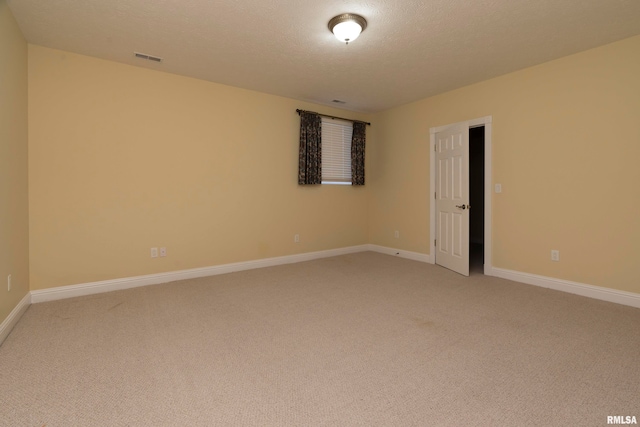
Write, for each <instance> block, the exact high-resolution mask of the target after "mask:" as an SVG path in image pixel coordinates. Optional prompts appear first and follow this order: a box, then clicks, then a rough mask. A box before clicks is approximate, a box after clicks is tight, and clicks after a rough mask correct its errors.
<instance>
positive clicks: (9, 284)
mask: <svg viewBox="0 0 640 427" xmlns="http://www.w3.org/2000/svg"><path fill="white" fill-rule="evenodd" d="M10 290H11V275H8V276H7V292H9V291H10Z"/></svg>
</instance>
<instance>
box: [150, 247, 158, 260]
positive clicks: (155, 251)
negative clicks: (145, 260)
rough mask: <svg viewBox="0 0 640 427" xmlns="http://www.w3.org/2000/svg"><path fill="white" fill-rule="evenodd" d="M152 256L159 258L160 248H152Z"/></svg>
mask: <svg viewBox="0 0 640 427" xmlns="http://www.w3.org/2000/svg"><path fill="white" fill-rule="evenodd" d="M151 258H158V248H151Z"/></svg>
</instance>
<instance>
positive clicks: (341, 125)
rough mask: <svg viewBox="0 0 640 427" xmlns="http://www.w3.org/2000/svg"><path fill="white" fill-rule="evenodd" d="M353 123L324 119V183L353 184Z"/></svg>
mask: <svg viewBox="0 0 640 427" xmlns="http://www.w3.org/2000/svg"><path fill="white" fill-rule="evenodd" d="M352 134H353V123H351V122H347V121H342V120H335V119H330V118H323V119H322V183H323V184H351V135H352Z"/></svg>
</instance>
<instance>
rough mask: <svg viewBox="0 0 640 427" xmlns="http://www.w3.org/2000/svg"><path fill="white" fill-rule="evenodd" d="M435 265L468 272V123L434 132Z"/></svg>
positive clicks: (466, 273) (463, 272)
mask: <svg viewBox="0 0 640 427" xmlns="http://www.w3.org/2000/svg"><path fill="white" fill-rule="evenodd" d="M435 151H436V153H435V154H436V195H435V197H436V251H435V252H436V264H439V265H441V266H443V267H446V268H448V269H450V270H453V271H455V272H457V273H460V274H463V275H465V276H468V275H469V208H470V206H469V124H468V123H461V124H458V125H455V126H452V127H451V128H449V129H446V130H444V131H442V132H438V133H436V134H435Z"/></svg>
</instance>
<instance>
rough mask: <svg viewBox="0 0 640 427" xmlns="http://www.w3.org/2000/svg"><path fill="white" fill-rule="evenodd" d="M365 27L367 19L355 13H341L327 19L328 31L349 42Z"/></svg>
mask: <svg viewBox="0 0 640 427" xmlns="http://www.w3.org/2000/svg"><path fill="white" fill-rule="evenodd" d="M365 28H367V20H366V19H364V18H363V17H362V16H360V15H356V14H355V13H343V14H342V15H338V16H334V17H333V18H331V21H329V31H331V32H332V33H333V35H334V36H336V38H337V39H338V40H340V41H341V42H345V43H346V44H349V42H352V41H354V40H355V39H357V38H358V36H359V35H360V33H361V32H363V31H364V29H365Z"/></svg>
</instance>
